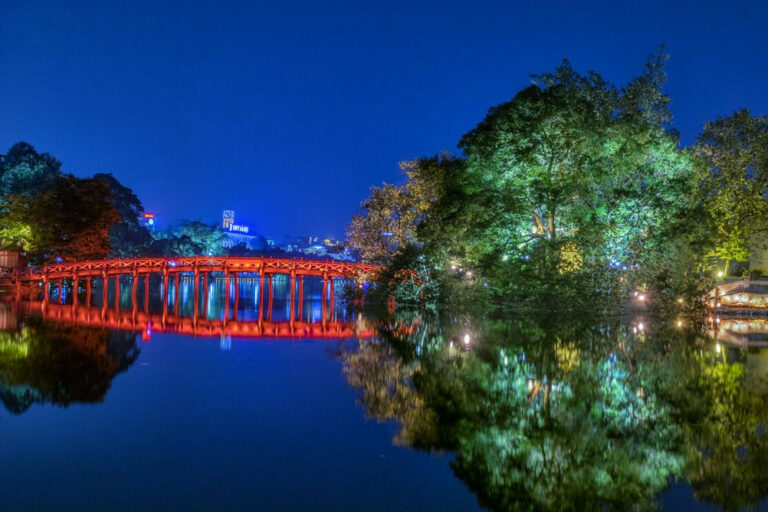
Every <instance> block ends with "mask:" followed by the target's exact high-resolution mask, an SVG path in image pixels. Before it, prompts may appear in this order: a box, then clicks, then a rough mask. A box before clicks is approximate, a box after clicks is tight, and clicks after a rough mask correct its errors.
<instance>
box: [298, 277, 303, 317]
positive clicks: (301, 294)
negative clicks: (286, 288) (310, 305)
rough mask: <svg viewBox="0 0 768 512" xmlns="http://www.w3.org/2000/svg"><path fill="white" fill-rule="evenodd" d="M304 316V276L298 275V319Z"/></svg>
mask: <svg viewBox="0 0 768 512" xmlns="http://www.w3.org/2000/svg"><path fill="white" fill-rule="evenodd" d="M303 317H304V276H299V321H301V319H302V318H303Z"/></svg>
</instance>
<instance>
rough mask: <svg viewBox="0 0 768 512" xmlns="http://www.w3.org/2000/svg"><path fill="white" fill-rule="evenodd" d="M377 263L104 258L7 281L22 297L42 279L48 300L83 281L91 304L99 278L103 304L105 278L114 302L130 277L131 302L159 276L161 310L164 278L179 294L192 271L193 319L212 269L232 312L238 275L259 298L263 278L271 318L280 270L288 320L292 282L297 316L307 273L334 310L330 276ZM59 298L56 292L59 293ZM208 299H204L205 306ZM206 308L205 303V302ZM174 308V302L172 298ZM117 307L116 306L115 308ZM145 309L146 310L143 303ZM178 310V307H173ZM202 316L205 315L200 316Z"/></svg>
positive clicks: (358, 274)
mask: <svg viewBox="0 0 768 512" xmlns="http://www.w3.org/2000/svg"><path fill="white" fill-rule="evenodd" d="M380 269H381V267H379V266H377V265H369V264H365V263H354V262H346V261H334V260H328V261H317V260H304V259H291V258H269V257H233V256H223V257H205V256H194V257H179V258H130V259H109V260H90V261H75V262H62V263H52V264H48V265H43V266H39V267H27V268H19V269H16V270H15V271H14V272H13V273H12V279H13V281H14V283H15V285H16V290H17V295H18V296H19V297H20V296H21V290H22V288H23V287H27V288H29V287H30V286H36V285H38V284H40V283H42V287H43V300H44V301H47V300H48V299H49V298H50V296H51V283H56V284H57V285H58V289H59V290H62V289H63V287H64V286H65V284H68V285H69V287H70V288H71V289H72V290H77V289H78V286H79V283H80V281H81V280H84V281H85V289H86V304H87V305H90V304H91V286H92V282H93V280H94V278H101V279H102V280H103V281H102V283H103V286H102V290H103V295H104V297H103V302H102V303H103V304H106V302H107V288H108V286H107V284H108V280H109V278H110V277H114V279H115V289H116V290H117V291H118V293H116V294H115V298H116V300H119V289H120V277H121V276H124V275H129V276H132V278H133V279H132V280H131V288H132V290H131V291H132V293H131V296H132V298H133V302H134V304H135V302H136V287H137V285H138V281H139V278H142V277H143V278H144V287H145V293H144V297H145V301H146V300H148V299H147V298H148V297H149V277H150V276H151V275H153V274H158V275H160V276H162V279H163V288H162V289H163V303H164V305H165V306H164V309H165V308H167V305H168V290H169V280H170V279H171V278H172V279H173V282H174V288H175V292H176V295H175V296H176V297H178V291H179V280H180V278H182V276H184V275H192V276H193V278H194V298H195V302H194V303H195V315H194V316H195V317H197V316H198V315H197V308H198V302H199V301H198V300H197V298H198V296H199V295H198V294H199V290H200V281H201V278H202V289H203V292H204V294H205V295H206V298H207V293H208V287H207V286H206V285H207V282H208V276H209V274H211V273H214V272H217V273H222V274H223V275H224V279H225V283H226V284H225V286H226V288H225V289H226V290H229V289H230V288H229V284H230V279H232V280H233V282H234V284H235V311H237V301H238V295H237V294H238V286H237V280H238V276H239V275H240V274H243V273H247V274H258V276H259V290H260V295H259V297H265V293H264V285H265V283H264V281H265V279H266V281H267V285H268V286H269V291H268V296H269V304H268V306H269V310H268V311H269V318H271V310H272V298H273V283H272V278H273V276H274V275H276V274H285V275H287V276H290V279H291V287H290V301H291V319H292V320H293V316H294V309H295V307H294V305H295V304H296V302H297V301H296V292H297V291H296V284H297V281H298V295H299V297H298V299H299V300H298V305H299V318H301V310H302V307H303V294H304V278H305V277H307V276H316V277H321V278H322V279H323V291H322V300H323V305H325V302H326V300H328V297H330V301H331V304H330V309H331V310H332V309H333V300H334V279H336V278H347V279H357V280H363V281H365V280H367V279H369V278H373V277H375V276H376V274H377V273H378V272H379V271H380ZM59 295H60V296H61V293H59ZM225 295H226V300H227V303H226V307H227V317H228V316H229V293H227V294H225ZM72 297H73V299H74V301H75V305H77V301H78V294H77V293H73V294H72ZM206 302H207V301H203V304H204V305H205V304H206ZM263 302H264V301H262V300H259V318H261V317H262V314H263ZM204 307H205V306H204ZM176 308H177V309H178V301H176ZM116 309H119V308H116ZM145 309H147V308H146V307H145ZM177 313H178V311H177ZM203 316H205V314H203Z"/></svg>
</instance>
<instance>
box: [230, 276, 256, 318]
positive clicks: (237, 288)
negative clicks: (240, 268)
mask: <svg viewBox="0 0 768 512" xmlns="http://www.w3.org/2000/svg"><path fill="white" fill-rule="evenodd" d="M238 274H239V273H238V272H235V308H234V311H233V312H232V319H233V320H237V310H238V305H239V303H240V285H239V283H238ZM259 302H261V295H259Z"/></svg>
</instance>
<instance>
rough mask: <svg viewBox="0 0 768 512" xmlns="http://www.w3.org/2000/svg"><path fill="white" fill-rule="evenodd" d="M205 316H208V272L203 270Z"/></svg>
mask: <svg viewBox="0 0 768 512" xmlns="http://www.w3.org/2000/svg"><path fill="white" fill-rule="evenodd" d="M203 318H208V272H203Z"/></svg>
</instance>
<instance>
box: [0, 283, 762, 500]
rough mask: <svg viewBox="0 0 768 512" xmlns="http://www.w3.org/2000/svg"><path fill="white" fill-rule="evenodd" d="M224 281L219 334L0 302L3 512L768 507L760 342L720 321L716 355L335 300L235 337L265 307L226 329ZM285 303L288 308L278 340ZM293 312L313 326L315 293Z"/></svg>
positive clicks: (603, 334) (555, 326)
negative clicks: (268, 329) (272, 327)
mask: <svg viewBox="0 0 768 512" xmlns="http://www.w3.org/2000/svg"><path fill="white" fill-rule="evenodd" d="M220 285H221V283H219V282H214V283H213V284H212V285H211V286H212V288H211V298H210V299H209V300H210V301H211V302H210V304H209V306H208V307H207V308H206V317H205V318H201V319H198V320H199V322H200V323H201V324H202V323H205V321H209V322H214V323H213V324H211V325H213V327H210V326H209V331H207V333H208V334H210V332H212V331H210V329H214V328H217V329H219V330H220V331H221V333H220V334H219V335H213V336H207V335H206V336H203V335H200V332H199V331H198V333H197V334H198V335H197V336H194V335H191V334H182V333H180V331H183V322H181V321H180V320H179V319H175V320H174V319H173V318H165V319H163V320H162V321H161V320H157V319H155V320H154V321H151V325H149V326H147V325H140V324H141V321H143V320H144V319H147V318H149V319H150V320H151V319H152V318H153V317H152V316H151V314H152V313H157V314H159V312H160V311H161V309H162V304H158V300H159V299H158V298H152V300H151V301H150V304H149V306H150V307H149V309H150V311H148V312H147V313H150V316H142V315H143V314H144V313H143V312H142V311H141V309H142V308H141V307H140V306H139V307H138V308H134V307H133V305H132V304H131V301H130V297H128V299H125V298H124V297H123V298H122V299H121V300H120V305H121V308H122V309H121V312H119V313H117V312H116V311H115V310H114V309H109V308H106V309H102V308H101V306H103V305H101V304H98V299H96V297H97V296H99V295H100V294H99V293H95V294H94V298H95V299H94V303H93V304H91V305H90V306H86V305H83V304H82V303H81V304H80V305H79V307H78V308H74V307H73V306H72V305H71V302H72V301H71V298H69V299H67V300H65V302H67V301H68V302H69V303H70V305H57V304H54V303H49V304H46V305H45V306H43V305H42V304H39V303H33V304H22V305H4V306H0V307H1V308H2V309H0V312H1V314H0V325H1V326H2V327H3V328H4V330H3V331H2V332H0V399H2V402H3V405H4V408H0V439H2V442H0V510H14V511H15V510H78V511H82V510H398V511H399V510H476V509H480V508H481V507H487V508H491V509H496V510H505V509H513V508H539V509H563V508H571V509H582V510H583V509H592V508H616V509H623V508H630V507H635V508H638V507H639V508H645V507H646V506H650V507H653V506H655V505H657V504H658V505H659V506H661V507H662V508H663V509H670V510H678V509H686V510H710V509H718V508H719V507H720V506H729V508H732V507H731V506H733V505H736V506H744V505H751V504H754V503H761V502H762V501H763V500H764V497H765V496H766V495H768V476H767V474H766V473H765V471H764V469H765V467H766V466H765V465H764V461H768V439H766V438H765V430H766V421H765V419H766V418H768V407H763V406H767V405H768V400H766V397H767V396H768V393H767V391H766V387H765V386H764V384H763V374H764V372H765V369H768V358H766V356H765V353H764V352H763V351H762V350H761V349H758V348H754V347H755V346H756V345H759V344H760V343H761V340H762V339H764V336H763V335H762V334H760V333H761V332H762V331H761V328H762V327H761V325H758V324H755V323H751V324H737V323H733V324H728V325H726V322H725V321H723V323H722V324H718V327H719V332H718V336H719V337H721V338H722V339H721V340H719V341H713V340H709V339H707V338H704V337H702V336H700V335H699V334H698V333H697V332H698V328H697V329H696V330H695V331H694V330H692V329H688V328H687V326H681V327H678V326H676V325H673V326H672V327H671V328H670V329H668V330H665V328H664V327H663V326H652V323H651V322H650V321H649V320H642V319H640V320H638V319H631V320H627V319H622V320H621V321H619V324H617V325H609V326H606V325H600V326H594V325H582V324H580V323H579V322H573V321H569V320H567V319H559V320H558V321H556V322H555V321H546V320H543V321H542V320H541V319H530V318H528V319H525V320H514V321H512V320H505V321H503V322H502V321H498V320H488V319H484V320H481V319H477V318H474V317H471V316H466V317H454V318H449V319H448V320H447V321H445V320H443V321H438V320H435V319H434V318H430V317H429V315H428V314H425V315H420V314H418V313H416V314H413V313H412V314H406V312H404V311H403V312H397V313H396V314H395V316H394V317H390V318H387V319H382V320H381V321H369V320H367V319H362V318H360V315H357V314H353V313H352V312H347V311H346V310H345V309H343V308H342V307H341V304H340V303H339V302H340V301H337V303H336V304H335V308H334V310H333V311H326V315H327V316H326V324H327V325H326V327H328V326H331V325H333V326H335V327H334V329H336V330H333V331H331V330H326V331H324V332H325V334H324V335H322V336H319V337H312V336H308V337H303V335H301V334H300V333H299V331H298V330H295V331H294V336H292V337H291V336H284V337H280V336H274V335H269V336H253V337H249V336H240V335H234V336H233V335H232V334H231V333H232V332H235V333H241V332H243V331H242V329H243V327H242V326H241V325H237V324H248V323H250V324H251V325H253V324H254V323H255V324H256V325H258V319H257V317H256V316H255V315H254V314H253V311H256V307H255V306H256V304H257V301H258V292H257V291H256V290H254V288H255V286H254V285H253V283H249V282H248V281H244V282H243V283H241V294H240V302H239V309H240V310H239V311H238V320H237V321H235V320H234V319H233V318H231V317H230V318H228V319H227V325H224V324H215V321H217V320H223V312H222V311H223V308H222V306H221V305H222V304H223V302H224V300H223V293H222V291H221V289H220ZM217 287H218V288H217ZM111 293H112V292H111ZM279 295H280V294H278V296H279ZM138 302H139V303H141V302H142V301H141V297H140V298H139V301H138ZM108 304H110V305H113V304H114V298H113V295H110V297H109V301H108ZM188 306H189V304H187V305H185V307H184V308H181V309H182V316H183V314H184V312H185V311H186V312H189V311H190V308H189V307H188ZM286 308H287V306H286V304H285V301H284V300H283V301H282V302H281V301H280V299H279V297H276V302H275V312H274V315H273V320H272V321H273V322H274V323H280V322H285V321H287V319H288V318H289V316H290V315H289V313H288V312H287V311H286ZM137 309H138V311H137ZM89 310H93V311H90V312H88V311H89ZM83 311H86V313H84V312H83ZM303 311H304V315H303V317H302V318H299V319H298V320H299V321H300V322H304V323H306V324H315V325H317V324H320V323H322V321H323V317H322V306H321V304H320V300H319V297H318V294H317V293H314V292H313V291H312V288H311V286H309V285H308V290H307V294H306V297H305V304H304V306H303ZM96 318H102V320H103V322H104V325H103V326H99V325H96V321H95V320H94V319H96ZM118 320H119V322H118ZM132 320H133V323H132ZM110 322H111V323H110ZM115 322H117V323H121V325H122V326H123V328H122V329H118V328H115V327H114V325H113V324H115ZM137 322H138V323H137ZM108 324H109V325H108ZM262 324H265V321H262ZM136 325H139V327H138V328H137V327H136ZM110 326H111V327H110ZM340 326H346V328H347V329H348V330H342V329H341V327H340ZM745 326H746V327H745ZM105 327H106V328H105ZM262 328H263V326H262ZM294 328H295V327H294ZM295 329H296V328H295ZM301 332H306V330H304V331H301ZM316 332H321V331H316ZM227 333H229V334H227ZM297 333H298V334H297ZM338 333H341V334H342V336H339V335H337V334H338ZM348 333H352V335H346V336H344V335H345V334H348ZM742 334H743V336H742ZM761 336H763V337H762V338H761ZM745 340H751V341H750V343H752V345H753V348H745V347H740V346H739V344H740V343H742V344H745V343H747V341H745Z"/></svg>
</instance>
